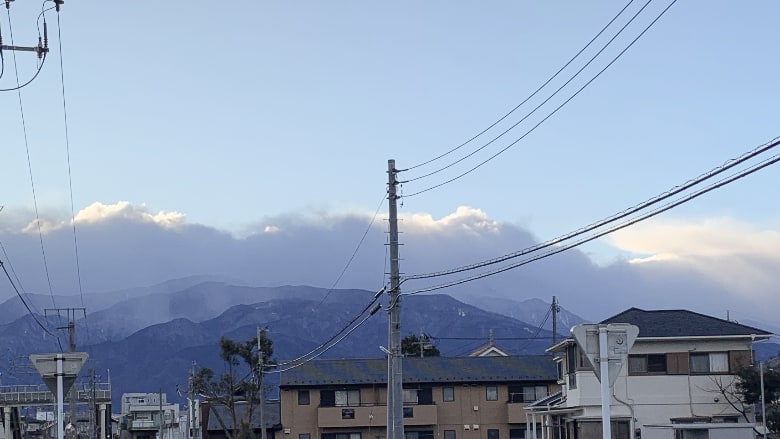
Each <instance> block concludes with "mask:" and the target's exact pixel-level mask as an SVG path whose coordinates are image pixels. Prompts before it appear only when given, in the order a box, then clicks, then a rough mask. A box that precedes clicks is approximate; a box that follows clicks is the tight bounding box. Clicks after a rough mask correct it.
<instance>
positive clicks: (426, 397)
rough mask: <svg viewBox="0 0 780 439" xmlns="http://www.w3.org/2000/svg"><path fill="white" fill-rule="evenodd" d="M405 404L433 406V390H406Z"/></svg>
mask: <svg viewBox="0 0 780 439" xmlns="http://www.w3.org/2000/svg"><path fill="white" fill-rule="evenodd" d="M404 404H420V405H429V404H433V388H431V387H422V388H417V389H404Z"/></svg>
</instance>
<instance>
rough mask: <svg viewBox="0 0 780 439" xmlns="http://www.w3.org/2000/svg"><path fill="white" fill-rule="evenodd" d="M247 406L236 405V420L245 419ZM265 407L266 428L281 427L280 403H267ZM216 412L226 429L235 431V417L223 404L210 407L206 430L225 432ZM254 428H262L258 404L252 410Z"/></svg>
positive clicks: (264, 419)
mask: <svg viewBox="0 0 780 439" xmlns="http://www.w3.org/2000/svg"><path fill="white" fill-rule="evenodd" d="M247 405H248V404H237V405H236V418H238V419H242V418H243V417H244V414H245V413H246V409H247ZM263 406H264V407H265V411H264V412H263V421H264V422H263V423H264V424H265V428H266V429H269V428H274V427H276V426H278V425H281V423H282V422H281V420H280V414H279V401H266V402H265V404H263ZM215 412H218V413H219V416H220V417H221V418H222V422H224V423H225V427H226V428H227V429H228V430H233V417H232V416H231V415H230V410H229V409H228V407H227V406H226V405H221V404H219V405H217V404H215V405H209V420H208V425H207V426H206V429H207V430H209V431H212V430H220V431H221V430H223V428H222V425H220V423H219V419H217V416H216V415H215ZM252 427H253V428H255V429H257V428H259V427H260V405H259V404H256V405H255V406H254V408H253V410H252Z"/></svg>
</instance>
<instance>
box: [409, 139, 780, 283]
mask: <svg viewBox="0 0 780 439" xmlns="http://www.w3.org/2000/svg"><path fill="white" fill-rule="evenodd" d="M778 161H780V154H777V155H774V156H772V157H770V158H769V159H766V160H764V161H762V162H760V163H758V164H756V165H754V166H752V167H750V168H747V169H745V170H742V171H739V172H737V173H734V174H732V175H731V176H729V177H726V178H724V179H722V180H719V181H717V182H715V183H713V184H711V185H709V186H707V187H705V188H703V189H700V190H698V191H696V192H693V193H691V194H689V195H686V196H683V197H680V198H678V199H677V200H675V201H672V202H669V203H667V204H665V205H663V206H660V207H658V208H656V209H655V210H652V211H650V212H648V213H645V214H643V215H641V216H638V217H635V218H633V219H629V220H626V221H624V222H623V223H620V224H618V225H616V226H613V227H610V228H608V229H606V230H603V231H600V232H597V233H594V234H592V235H590V236H588V237H586V238H582V239H580V240H578V241H575V242H573V243H571V244H568V245H565V246H561V247H556V248H553V249H551V250H548V251H546V252H544V253H542V254H539V255H537V256H533V257H531V258H527V259H524V260H522V261H519V262H516V263H513V264H510V265H505V266H503V267H499V268H496V269H493V270H490V271H487V272H483V273H480V274H476V275H473V276H470V277H466V278H463V279H460V280H455V281H452V282H447V283H444V284H440V285H436V286H431V287H427V288H420V289H417V290H414V291H409V292H405V293H401V294H402V295H405V296H410V295H415V294H420V293H425V292H430V291H435V290H440V289H443V288H449V287H453V286H456V285H461V284H464V283H467V282H471V281H475V280H478V279H483V278H486V277H489V276H494V275H496V274H499V273H503V272H505V271H509V270H512V269H515V268H518V267H521V266H523V265H526V264H530V263H531V262H535V261H538V260H540V259H544V258H547V257H550V256H552V255H555V254H558V253H562V252H564V251H566V250H570V249H572V248H575V247H579V246H580V245H582V244H585V243H587V242H590V241H593V240H595V239H597V238H600V237H602V236H605V235H608V234H610V233H614V232H616V231H618V230H621V229H624V228H626V227H629V226H632V225H634V224H636V223H639V222H641V221H644V220H647V219H649V218H652V217H654V216H656V215H659V214H661V213H664V212H666V211H668V210H671V209H673V208H675V207H677V206H679V205H681V204H685V203H687V202H689V201H691V200H693V199H695V198H698V197H700V196H702V195H704V194H706V193H708V192H711V191H713V190H715V189H719V188H721V187H723V186H726V185H728V184H731V183H733V182H735V181H737V180H739V179H742V178H744V177H747V176H748V175H750V174H753V173H754V172H757V171H759V170H761V169H763V168H766V167H767V166H771V165H773V164H775V163H777V162H778ZM402 282H403V281H402Z"/></svg>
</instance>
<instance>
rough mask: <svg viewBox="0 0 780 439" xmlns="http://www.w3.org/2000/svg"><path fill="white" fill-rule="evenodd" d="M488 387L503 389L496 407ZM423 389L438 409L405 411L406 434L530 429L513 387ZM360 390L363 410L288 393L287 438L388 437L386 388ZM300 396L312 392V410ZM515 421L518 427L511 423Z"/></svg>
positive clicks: (459, 437)
mask: <svg viewBox="0 0 780 439" xmlns="http://www.w3.org/2000/svg"><path fill="white" fill-rule="evenodd" d="M512 384H517V385H523V384H524V383H512ZM525 384H526V385H535V384H539V385H542V384H546V385H547V387H548V393H552V392H556V391H558V390H559V386H558V385H557V384H553V383H525ZM487 386H495V387H496V388H497V392H498V397H497V399H496V400H495V401H488V400H487ZM409 387H410V388H411V387H412V385H409ZM421 387H431V388H432V397H433V398H432V399H433V401H432V402H433V404H430V405H423V404H420V405H405V407H406V408H412V409H413V410H414V417H412V418H405V419H404V430H405V431H407V432H410V431H432V432H433V437H434V439H444V435H445V433H444V432H445V430H452V431H454V434H455V439H487V437H488V430H498V439H509V430H510V428H516V429H517V428H520V429H523V428H525V427H526V414H525V410H524V407H525V405H526V404H525V403H509V402H508V401H509V385H508V384H507V383H479V384H471V383H466V384H463V383H459V384H458V383H455V384H445V385H442V384H435V385H421ZM445 387H452V389H453V394H454V401H444V393H443V388H445ZM356 388H358V389H360V406H359V407H358V406H355V407H320V394H319V392H320V390H322V389H324V388H282V389H281V390H280V400H281V422H282V432H283V436H284V437H285V438H286V439H302V438H301V436H300V435H301V434H306V433H308V434H309V435H310V436H309V437H310V439H320V436H321V435H322V434H323V433H336V432H341V433H360V434H361V439H376V438H380V437H384V436H385V429H386V425H387V406H386V405H385V404H386V400H387V399H386V394H387V392H386V387H385V386H382V387H379V386H376V387H374V386H371V387H369V386H363V387H358V386H355V387H351V389H356ZM341 389H344V390H347V389H348V388H339V390H341ZM298 390H309V404H308V405H298ZM345 408H348V409H352V410H354V419H342V416H341V414H342V409H345ZM510 418H511V420H512V421H514V422H513V423H510ZM529 437H530V436H529Z"/></svg>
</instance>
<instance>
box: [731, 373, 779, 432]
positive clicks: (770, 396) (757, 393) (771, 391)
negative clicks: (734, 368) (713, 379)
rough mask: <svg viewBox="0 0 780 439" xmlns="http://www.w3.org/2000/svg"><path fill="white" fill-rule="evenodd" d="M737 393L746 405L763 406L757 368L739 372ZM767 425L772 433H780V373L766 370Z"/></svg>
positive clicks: (759, 376) (759, 375)
mask: <svg viewBox="0 0 780 439" xmlns="http://www.w3.org/2000/svg"><path fill="white" fill-rule="evenodd" d="M737 377H738V379H737V383H736V389H737V392H738V393H739V394H740V395H741V396H742V399H743V401H745V403H746V404H759V405H760V404H761V374H760V371H759V369H758V368H756V367H745V368H743V369H741V370H740V371H739V372H737ZM764 400H765V406H766V421H765V424H766V426H767V428H769V430H770V431H772V432H775V433H778V432H780V372H778V371H776V370H773V369H766V368H764Z"/></svg>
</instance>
